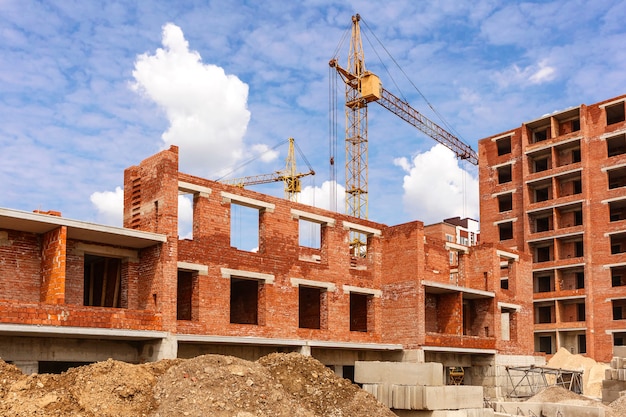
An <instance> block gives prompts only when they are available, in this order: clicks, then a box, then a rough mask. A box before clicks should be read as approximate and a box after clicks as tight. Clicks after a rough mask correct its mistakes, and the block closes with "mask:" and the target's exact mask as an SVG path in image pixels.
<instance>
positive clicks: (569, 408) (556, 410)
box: [541, 403, 604, 417]
mask: <svg viewBox="0 0 626 417" xmlns="http://www.w3.org/2000/svg"><path fill="white" fill-rule="evenodd" d="M541 415H542V416H545V417H560V416H576V417H604V409H602V408H599V407H586V406H582V405H569V404H554V403H545V404H543V408H542V410H541Z"/></svg>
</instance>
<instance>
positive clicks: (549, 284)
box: [536, 275, 554, 292]
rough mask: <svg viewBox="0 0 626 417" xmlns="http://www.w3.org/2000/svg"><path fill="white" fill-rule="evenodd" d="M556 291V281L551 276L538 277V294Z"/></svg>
mask: <svg viewBox="0 0 626 417" xmlns="http://www.w3.org/2000/svg"><path fill="white" fill-rule="evenodd" d="M551 291H554V280H553V279H552V276H551V275H540V276H538V277H537V290H536V292H551Z"/></svg>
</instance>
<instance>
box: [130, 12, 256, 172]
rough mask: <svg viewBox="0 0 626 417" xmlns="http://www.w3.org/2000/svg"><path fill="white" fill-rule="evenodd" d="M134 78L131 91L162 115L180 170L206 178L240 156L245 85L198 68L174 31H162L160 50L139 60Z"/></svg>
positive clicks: (205, 66) (215, 71) (246, 115)
mask: <svg viewBox="0 0 626 417" xmlns="http://www.w3.org/2000/svg"><path fill="white" fill-rule="evenodd" d="M133 77H134V78H135V83H134V84H133V85H132V87H133V89H135V90H136V91H138V92H140V93H142V94H144V95H145V96H147V97H148V98H150V99H151V100H153V101H154V102H155V103H156V104H157V105H158V106H159V107H161V108H162V109H163V111H164V112H165V114H166V116H167V119H168V121H169V124H170V125H169V127H168V129H167V131H166V132H164V133H163V135H162V139H163V140H164V141H165V143H166V144H167V145H171V144H174V145H177V146H179V155H180V165H181V170H184V171H186V172H188V173H193V174H197V175H201V176H207V175H208V174H209V173H215V172H221V171H224V170H225V169H227V168H228V167H230V166H231V165H232V164H233V163H234V162H236V161H237V160H239V159H240V158H241V157H242V155H243V153H244V151H243V136H244V134H245V132H246V129H247V126H248V122H249V120H250V112H249V111H248V108H247V100H248V85H247V84H245V83H243V82H242V81H241V80H240V79H239V78H237V77H236V76H234V75H227V74H226V73H225V72H224V69H223V68H221V67H218V66H216V65H212V64H204V63H202V58H201V57H200V54H199V53H198V52H196V51H193V50H189V44H188V42H187V41H186V40H185V37H184V34H183V31H182V30H181V29H180V28H179V27H178V26H176V25H174V24H172V23H168V24H166V25H165V26H163V48H158V49H157V50H156V51H155V53H154V54H153V55H150V54H148V53H145V54H142V55H140V56H138V57H137V60H136V62H135V69H134V71H133Z"/></svg>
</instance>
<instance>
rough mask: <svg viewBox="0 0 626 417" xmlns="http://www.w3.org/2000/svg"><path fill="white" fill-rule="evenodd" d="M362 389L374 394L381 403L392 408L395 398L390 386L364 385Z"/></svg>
mask: <svg viewBox="0 0 626 417" xmlns="http://www.w3.org/2000/svg"><path fill="white" fill-rule="evenodd" d="M362 388H363V390H365V391H367V392H369V393H370V394H372V395H373V396H374V397H375V398H376V399H377V400H378V401H379V402H380V403H382V404H384V405H385V406H386V407H389V408H391V406H392V400H393V398H392V395H391V385H390V384H363V387H362Z"/></svg>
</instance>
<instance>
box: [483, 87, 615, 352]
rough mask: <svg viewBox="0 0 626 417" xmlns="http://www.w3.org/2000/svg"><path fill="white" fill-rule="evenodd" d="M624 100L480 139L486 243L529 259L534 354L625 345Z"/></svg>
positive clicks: (560, 114) (563, 113)
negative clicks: (563, 349)
mask: <svg viewBox="0 0 626 417" xmlns="http://www.w3.org/2000/svg"><path fill="white" fill-rule="evenodd" d="M625 101H626V96H619V97H615V98H612V99H609V100H606V101H602V102H599V103H595V104H591V105H584V104H583V105H580V106H577V107H573V108H570V109H567V110H563V111H560V112H555V113H552V114H550V115H546V116H542V117H540V118H538V119H536V120H532V121H529V122H526V123H523V124H522V125H521V126H520V127H518V128H515V129H513V130H510V131H507V132H503V133H500V134H497V135H494V136H492V137H489V138H485V139H483V140H481V141H480V142H479V161H480V164H479V170H480V193H481V196H482V198H481V202H480V219H481V238H482V239H483V241H489V242H500V243H501V244H503V245H506V246H507V247H509V248H512V249H517V250H520V251H524V252H527V253H529V254H530V255H531V257H532V286H533V297H534V345H535V351H537V352H544V353H546V354H551V353H554V352H556V350H557V349H559V348H561V347H564V348H567V349H568V350H569V351H571V352H572V353H584V354H587V355H589V356H591V357H593V358H594V359H596V360H598V361H603V362H608V361H609V360H610V359H611V357H612V356H613V346H620V345H626V322H625V321H624V320H625V319H626V193H625V190H626V188H625V187H626V121H625V119H626V118H625V107H624V103H625Z"/></svg>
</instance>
